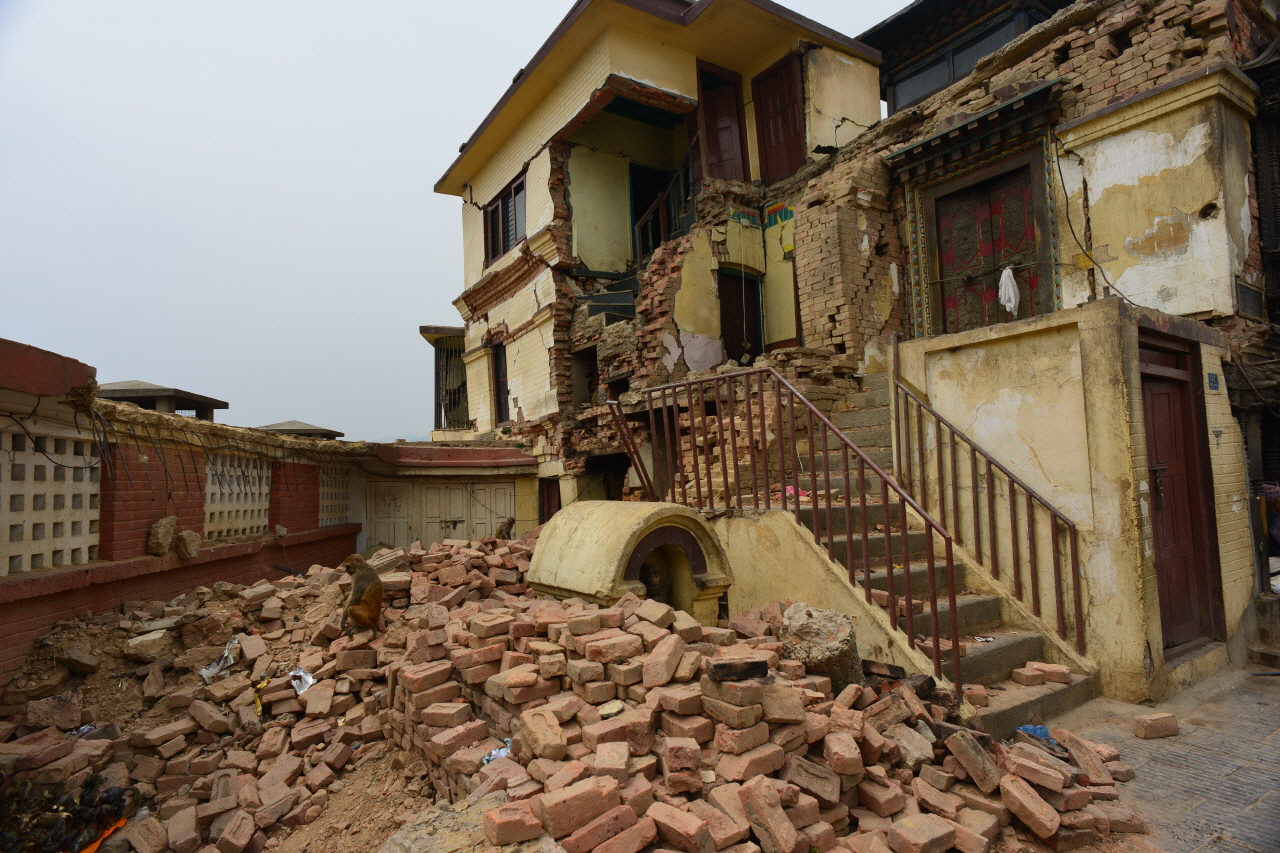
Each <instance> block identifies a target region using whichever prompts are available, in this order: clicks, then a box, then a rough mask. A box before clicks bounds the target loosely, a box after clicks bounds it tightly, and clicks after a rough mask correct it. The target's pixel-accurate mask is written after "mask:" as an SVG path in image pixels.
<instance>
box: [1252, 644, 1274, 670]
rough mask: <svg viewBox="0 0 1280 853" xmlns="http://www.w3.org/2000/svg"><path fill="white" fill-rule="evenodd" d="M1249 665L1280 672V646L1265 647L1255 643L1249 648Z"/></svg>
mask: <svg viewBox="0 0 1280 853" xmlns="http://www.w3.org/2000/svg"><path fill="white" fill-rule="evenodd" d="M1249 663H1256V664H1258V665H1259V666H1269V667H1271V668H1272V669H1278V670H1280V646H1264V645H1262V644H1261V643H1254V644H1253V645H1251V646H1249Z"/></svg>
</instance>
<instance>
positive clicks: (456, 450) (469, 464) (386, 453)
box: [378, 444, 538, 468]
mask: <svg viewBox="0 0 1280 853" xmlns="http://www.w3.org/2000/svg"><path fill="white" fill-rule="evenodd" d="M378 458H379V459H381V460H382V461H383V462H386V463H388V464H390V465H395V466H396V467H397V468H514V467H527V466H529V465H535V466H536V465H537V464H538V460H536V459H534V458H533V457H532V456H529V455H528V454H526V453H522V452H520V450H518V449H516V448H514V447H439V446H432V445H425V446H424V445H413V444H379V445H378Z"/></svg>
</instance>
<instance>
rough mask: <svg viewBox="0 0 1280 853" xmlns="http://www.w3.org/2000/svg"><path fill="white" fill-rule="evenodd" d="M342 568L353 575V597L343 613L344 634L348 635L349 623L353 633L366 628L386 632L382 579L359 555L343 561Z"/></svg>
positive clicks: (348, 600)
mask: <svg viewBox="0 0 1280 853" xmlns="http://www.w3.org/2000/svg"><path fill="white" fill-rule="evenodd" d="M342 568H344V569H346V570H347V573H348V574H350V575H351V597H350V598H349V599H347V607H346V609H345V610H343V611H342V632H343V633H347V623H348V622H350V623H351V633H355V630H356V629H365V628H374V629H376V630H378V631H386V630H387V624H386V622H385V621H383V618H382V578H380V577H379V576H378V573H377V571H375V570H374V568H373V566H371V565H369V564H368V563H366V562H365V561H364V557H361V556H360V555H359V554H352V555H351V556H350V557H347V559H345V560H343V561H342Z"/></svg>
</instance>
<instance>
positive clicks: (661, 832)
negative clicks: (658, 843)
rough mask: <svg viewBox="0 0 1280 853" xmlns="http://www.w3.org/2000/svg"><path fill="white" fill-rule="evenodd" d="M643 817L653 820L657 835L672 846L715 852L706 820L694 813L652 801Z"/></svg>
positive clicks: (691, 851)
mask: <svg viewBox="0 0 1280 853" xmlns="http://www.w3.org/2000/svg"><path fill="white" fill-rule="evenodd" d="M645 817H647V818H650V819H652V820H653V822H654V824H656V825H657V827H658V836H659V837H660V838H662V840H663V841H665V842H667V843H668V844H670V845H671V846H672V847H675V848H677V849H678V850H683V851H685V853H715V849H716V848H715V842H714V841H712V839H711V831H710V830H709V829H708V828H707V822H706V821H704V820H702V819H700V818H699V817H697V816H696V815H694V814H692V813H690V812H686V811H681V810H680V809H677V808H674V807H672V806H669V805H667V804H666V803H654V804H653V805H652V806H650V807H649V811H648V812H647V813H646V814H645Z"/></svg>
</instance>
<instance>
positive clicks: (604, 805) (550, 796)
mask: <svg viewBox="0 0 1280 853" xmlns="http://www.w3.org/2000/svg"><path fill="white" fill-rule="evenodd" d="M618 790H619V789H618V783H617V781H616V780H615V779H611V778H609V777H607V776H593V777H592V778H590V779H584V780H583V781H581V782H577V783H575V784H573V785H570V786H569V787H567V788H562V789H561V790H559V791H551V792H550V793H547V794H544V795H543V797H542V799H541V800H540V801H539V802H538V810H539V817H540V818H541V820H542V827H543V829H545V830H546V832H547V834H548V835H550V836H551V837H552V838H557V839H558V838H563V837H564V836H566V835H569V834H571V833H573V832H575V831H577V830H578V829H580V828H582V827H584V826H586V825H587V824H588V823H590V822H591V821H593V820H595V819H596V818H598V817H599V816H600V815H602V814H604V813H605V812H607V811H608V810H609V809H612V808H615V807H616V806H619V805H621V801H620V799H619V795H618Z"/></svg>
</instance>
